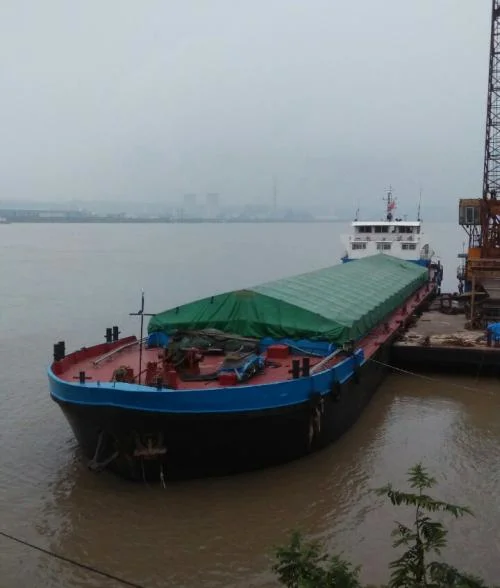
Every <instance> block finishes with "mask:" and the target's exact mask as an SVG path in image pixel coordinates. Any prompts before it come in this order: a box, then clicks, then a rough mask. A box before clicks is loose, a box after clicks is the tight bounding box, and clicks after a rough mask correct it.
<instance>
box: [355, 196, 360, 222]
mask: <svg viewBox="0 0 500 588" xmlns="http://www.w3.org/2000/svg"><path fill="white" fill-rule="evenodd" d="M358 218H359V200H358V205H357V207H356V214H355V215H354V220H355V221H357V220H358Z"/></svg>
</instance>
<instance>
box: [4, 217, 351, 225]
mask: <svg viewBox="0 0 500 588" xmlns="http://www.w3.org/2000/svg"><path fill="white" fill-rule="evenodd" d="M345 222H349V221H348V220H344V219H224V220H218V219H165V218H151V219H150V218H106V217H95V218H74V219H72V218H9V219H8V222H7V223H0V224H11V225H13V224H72V225H74V224H172V225H174V224H183V225H188V224H191V225H193V224H218V225H222V224H262V223H266V224H273V223H274V224H277V223H279V224H284V223H287V224H290V223H294V224H297V223H301V224H311V223H345Z"/></svg>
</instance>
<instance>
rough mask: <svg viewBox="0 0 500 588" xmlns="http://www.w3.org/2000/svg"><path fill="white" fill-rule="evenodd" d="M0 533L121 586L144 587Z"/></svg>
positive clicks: (0, 532)
mask: <svg viewBox="0 0 500 588" xmlns="http://www.w3.org/2000/svg"><path fill="white" fill-rule="evenodd" d="M0 535H1V536H2V537H5V539H9V540H10V541H14V542H16V543H20V544H21V545H24V546H25V547H29V548H31V549H34V550H35V551H39V552H40V553H44V554H45V555H48V556H50V557H53V558H54V559H59V560H61V561H64V562H66V563H69V564H71V565H73V566H76V567H78V568H82V569H84V570H87V571H88V572H92V573H93V574H96V575H98V576H102V577H103V578H108V580H114V581H115V582H118V583H119V584H122V585H123V586H130V588H145V586H143V585H142V584H137V583H136V582H131V581H130V580H124V579H123V578H119V577H118V576H115V575H114V574H110V573H109V572H103V571H102V570H98V569H97V568H94V567H93V566H90V565H87V564H83V563H80V562H79V561H76V560H74V559H71V558H70V557H66V556H64V555H60V554H59V553H55V552H54V551H50V550H49V549H44V548H43V547H40V546H38V545H34V544H33V543H29V541H25V540H24V539H19V538H18V537H14V535H10V534H9V533H6V532H5V531H0Z"/></svg>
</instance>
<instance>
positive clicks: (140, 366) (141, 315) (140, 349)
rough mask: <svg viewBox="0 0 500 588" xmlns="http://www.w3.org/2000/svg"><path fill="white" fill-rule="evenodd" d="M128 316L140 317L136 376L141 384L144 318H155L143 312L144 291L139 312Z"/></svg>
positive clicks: (130, 313)
mask: <svg viewBox="0 0 500 588" xmlns="http://www.w3.org/2000/svg"><path fill="white" fill-rule="evenodd" d="M129 316H140V317H141V338H140V340H139V345H140V347H139V375H138V383H139V384H140V383H141V375H142V348H143V341H142V339H143V333H144V317H145V316H155V315H154V314H149V313H145V312H144V290H142V295H141V310H139V311H138V312H129Z"/></svg>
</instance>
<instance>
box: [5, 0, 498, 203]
mask: <svg viewBox="0 0 500 588" xmlns="http://www.w3.org/2000/svg"><path fill="white" fill-rule="evenodd" d="M490 12H491V5H490V2H486V1H484V2H481V3H466V2H459V3H457V2H456V1H455V2H452V0H432V1H431V0H420V2H418V3H415V2H414V3H402V2H400V1H396V0H386V2H384V3H382V4H380V3H379V4H376V3H373V2H367V1H366V0H361V1H359V2H357V3H355V4H348V3H345V2H340V0H329V1H327V0H311V1H310V2H308V3H304V2H299V1H298V0H295V1H294V0H274V1H269V2H265V3H264V2H263V1H261V2H254V3H241V4H237V3H235V2H229V0H211V1H210V2H209V3H205V2H202V1H201V0H191V1H189V0H186V1H185V2H183V3H171V4H169V3H165V2H160V1H158V0H157V1H153V0H152V1H150V2H148V3H135V2H131V1H129V0H125V1H121V2H118V1H116V0H114V1H110V2H107V3H105V4H103V3H97V2H96V1H95V0H89V1H87V2H85V3H67V2H63V1H62V0H49V1H48V2H45V3H40V4H36V3H27V2H17V1H16V2H14V1H12V0H5V1H4V2H3V3H2V6H1V8H0V15H1V17H2V18H1V21H0V23H1V24H0V31H1V37H0V48H1V54H2V57H1V58H0V59H1V64H2V78H1V80H2V82H1V84H2V86H1V87H2V90H3V92H2V98H3V100H2V103H3V107H2V109H1V111H0V112H1V116H2V139H1V142H0V145H1V151H2V152H1V156H2V157H1V164H0V194H1V197H2V199H3V200H15V201H19V202H20V201H22V200H32V201H39V202H42V201H56V202H61V203H62V202H69V201H75V200H76V201H82V202H86V201H88V202H91V201H100V200H101V201H120V200H123V201H141V200H144V201H147V202H165V201H168V202H173V201H179V199H180V198H181V197H182V194H183V193H197V194H200V195H204V194H206V193H207V192H218V193H219V194H220V197H221V202H224V203H226V204H235V205H241V204H244V203H251V202H255V203H259V204H261V203H263V202H265V201H266V199H267V198H270V197H271V194H272V185H273V176H274V177H276V178H277V181H278V187H279V199H280V204H281V205H282V206H300V205H302V204H303V202H304V198H306V199H307V203H308V204H309V205H311V206H325V205H330V206H331V207H332V208H333V209H335V208H338V207H341V206H342V207H346V206H350V207H352V208H353V209H354V208H355V202H356V201H360V203H361V206H362V207H363V204H364V203H366V206H368V205H369V204H370V205H371V206H375V207H376V208H378V207H379V203H380V200H381V198H382V197H383V195H384V192H385V190H386V188H387V187H388V185H389V184H392V185H393V186H394V187H395V190H396V193H397V194H398V195H399V196H400V197H401V199H402V200H403V199H404V201H405V202H406V203H409V202H412V203H413V202H416V201H417V200H418V194H419V190H420V187H422V189H423V208H424V210H425V207H426V206H427V207H429V208H430V207H434V208H435V207H436V206H438V207H441V208H443V209H446V210H447V209H448V208H449V209H450V210H452V207H454V206H456V201H457V199H458V198H460V197H475V196H478V195H479V193H480V190H481V174H482V160H483V143H484V120H485V104H486V90H487V68H488V51H489V27H490ZM411 207H412V209H413V207H414V206H413V204H411Z"/></svg>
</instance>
